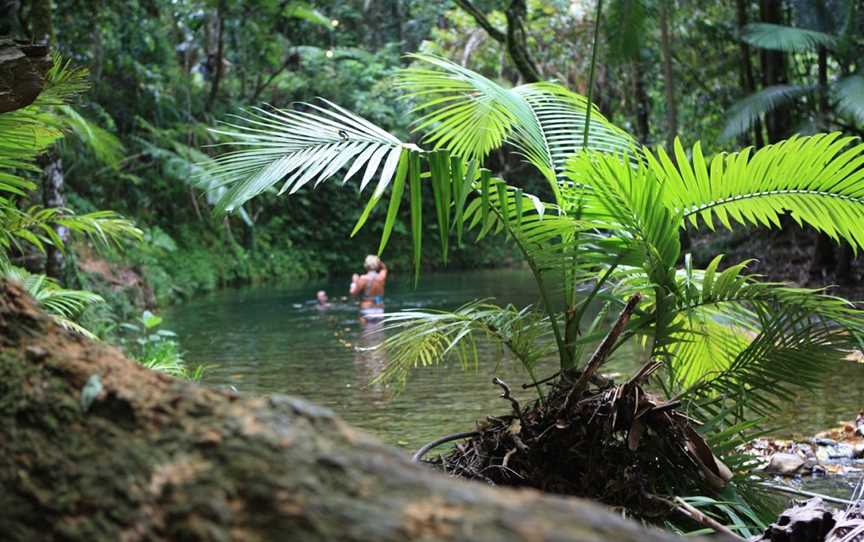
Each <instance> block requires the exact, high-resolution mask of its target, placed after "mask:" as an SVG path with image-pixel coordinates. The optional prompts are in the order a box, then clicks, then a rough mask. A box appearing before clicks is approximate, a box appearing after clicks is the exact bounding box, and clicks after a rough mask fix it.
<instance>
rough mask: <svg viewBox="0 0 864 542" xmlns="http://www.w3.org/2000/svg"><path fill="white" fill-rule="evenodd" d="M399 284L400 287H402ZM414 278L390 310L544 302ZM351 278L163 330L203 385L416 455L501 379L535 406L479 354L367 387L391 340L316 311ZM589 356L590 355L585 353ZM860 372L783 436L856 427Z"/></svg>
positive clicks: (220, 309)
mask: <svg viewBox="0 0 864 542" xmlns="http://www.w3.org/2000/svg"><path fill="white" fill-rule="evenodd" d="M400 278H401V280H400ZM409 280H410V278H409V277H398V276H394V277H393V278H392V279H391V283H390V284H388V295H387V310H388V311H389V312H393V311H398V310H401V309H404V308H416V307H426V308H455V307H457V306H459V305H461V304H463V303H465V302H466V301H468V300H471V299H474V298H490V299H492V300H494V302H496V303H499V304H506V303H514V304H515V305H517V306H525V305H528V304H531V303H536V302H537V298H538V295H537V291H536V288H535V286H534V283H533V281H532V279H531V276H530V273H527V272H523V271H513V270H503V271H482V272H471V273H449V274H438V275H433V274H427V275H425V276H424V277H423V278H422V280H421V288H420V289H418V290H414V289H413V287H412V285H411V283H410V282H409ZM342 288H344V280H339V281H334V282H333V283H329V284H328V283H326V282H321V283H311V284H303V285H295V286H292V287H291V288H274V287H266V288H252V289H242V290H233V291H224V292H219V293H217V294H214V295H211V296H208V297H204V298H201V299H197V300H194V301H192V302H190V303H186V304H184V305H182V306H177V307H173V308H171V309H170V310H168V311H166V312H165V315H164V316H165V319H166V326H167V327H168V328H170V329H173V330H174V331H176V332H177V333H178V334H179V337H180V342H181V346H182V348H183V349H184V350H185V351H186V352H187V358H188V359H189V360H190V361H192V362H194V363H204V364H207V365H209V366H211V368H210V369H209V370H208V371H207V373H206V375H205V382H206V383H209V384H214V385H233V386H235V387H236V388H237V389H239V390H240V391H242V392H252V393H273V392H276V393H287V394H292V395H298V396H302V397H305V398H307V399H310V400H312V401H315V402H317V403H319V404H323V405H325V406H329V407H331V408H333V409H334V410H335V411H336V412H338V413H339V414H340V415H342V416H343V417H344V418H345V419H346V420H347V421H349V422H350V423H352V424H354V425H356V426H359V427H361V428H364V429H366V430H368V431H370V432H373V433H375V434H377V435H378V436H380V437H381V438H383V439H384V440H386V441H388V442H390V443H392V444H398V445H402V446H405V447H409V448H415V447H417V446H420V445H422V444H423V443H425V442H426V441H428V440H431V439H433V438H435V437H438V436H440V435H441V434H444V433H448V432H456V431H464V430H466V429H470V428H471V427H473V425H474V423H475V421H476V420H477V419H479V418H481V417H483V416H486V415H489V414H490V413H493V414H494V413H496V412H502V411H503V412H506V411H508V410H509V407H508V406H507V405H506V404H504V403H502V402H501V400H500V399H499V398H498V389H497V388H496V387H495V386H493V385H492V384H491V379H492V372H493V368H494V367H496V366H498V365H500V367H499V368H498V369H496V370H495V374H497V375H498V376H500V377H501V378H502V379H503V380H505V381H507V382H508V383H510V384H511V386H512V387H513V389H514V391H516V392H518V393H517V398H518V399H519V400H520V401H521V402H525V401H531V400H534V398H535V396H534V395H532V394H531V392H530V390H528V391H524V390H521V389H520V388H521V386H520V384H521V383H523V382H525V376H524V373H522V372H521V371H520V370H519V368H518V367H516V366H515V365H514V364H513V363H511V360H509V359H508V358H506V357H504V358H501V357H500V356H499V353H498V350H497V349H495V348H492V347H490V346H489V345H483V344H481V345H480V357H481V360H482V362H481V366H480V369H479V371H477V372H476V373H469V374H467V375H466V374H465V373H463V372H462V370H461V369H460V368H459V367H458V366H445V367H435V368H423V369H418V370H416V371H414V372H413V373H412V376H411V378H410V380H409V385H408V388H407V389H406V390H405V392H404V393H403V394H401V395H399V396H398V397H395V398H394V397H392V393H391V390H388V389H387V388H386V387H383V386H369V385H368V383H369V381H370V379H372V378H373V377H374V376H376V375H378V374H380V371H381V370H382V368H383V367H384V366H385V365H386V363H387V359H386V357H385V356H386V353H385V352H384V351H383V350H376V349H374V348H373V347H374V346H375V345H376V344H378V343H379V342H380V341H381V340H383V338H384V336H385V335H386V332H384V331H382V330H381V327H380V325H378V326H372V327H370V328H367V329H366V330H365V332H364V329H363V328H362V327H361V324H360V322H359V321H358V318H357V306H356V305H355V304H353V303H349V302H347V301H342V300H339V299H330V303H331V306H330V307H329V308H328V309H327V310H318V309H317V308H316V307H315V303H314V301H313V302H311V303H307V301H310V300H311V299H312V298H313V297H314V295H315V292H316V291H317V290H322V289H323V290H327V291H340V289H342ZM589 351H590V349H589ZM638 364H639V360H638V359H636V358H635V357H634V356H633V355H632V354H628V353H627V352H625V351H623V349H622V350H621V351H618V352H616V354H615V358H613V359H612V360H610V361H609V362H608V363H607V364H606V365H605V366H604V370H605V371H608V372H620V373H622V374H629V372H630V371H632V370H633V369H634V368H636V366H637V365H638ZM554 371H555V361H554V360H546V361H545V362H541V364H540V365H539V366H538V368H537V374H538V377H542V376H545V375H549V374H551V373H553V372H554ZM861 382H864V365H861V364H855V363H842V364H839V365H838V367H837V369H836V370H835V371H832V372H831V373H830V374H826V375H825V379H824V382H822V383H821V384H822V386H823V387H824V388H826V389H827V390H829V393H825V392H816V393H813V392H812V391H802V392H801V393H800V400H798V401H796V402H795V403H794V404H790V405H789V407H788V408H787V409H786V411H785V412H784V413H783V415H782V416H781V420H782V422H784V425H785V427H786V428H785V429H784V430H783V431H782V433H783V434H789V433H792V432H793V431H794V432H795V433H797V434H799V435H804V436H807V435H812V434H813V433H815V432H816V431H818V430H821V429H823V428H825V427H828V426H831V425H834V424H835V423H836V422H837V420H840V419H844V418H846V419H848V418H849V417H850V416H851V417H854V415H855V413H856V412H857V411H858V410H859V409H860V408H861V406H862V405H864V386H861V385H860V383H861Z"/></svg>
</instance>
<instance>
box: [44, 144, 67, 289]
mask: <svg viewBox="0 0 864 542" xmlns="http://www.w3.org/2000/svg"><path fill="white" fill-rule="evenodd" d="M40 162H41V165H42V204H43V205H45V207H47V208H58V207H65V206H66V198H65V197H64V196H63V184H64V175H63V160H62V159H61V158H60V156H58V155H57V152H56V151H55V150H50V151H48V152H47V153H46V154H45V155H43V156H42V158H41V160H40ZM54 232H55V233H56V234H57V237H58V238H60V240H61V241H62V242H63V243H65V242H66V239H67V237H68V234H69V231H68V230H67V229H66V228H65V227H64V226H60V225H56V226H54ZM65 263H66V259H65V258H64V257H63V250H62V246H54V245H46V246H45V274H46V275H48V276H49V277H53V278H55V279H59V278H61V277H62V276H63V267H64V265H65Z"/></svg>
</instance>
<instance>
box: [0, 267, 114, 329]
mask: <svg viewBox="0 0 864 542" xmlns="http://www.w3.org/2000/svg"><path fill="white" fill-rule="evenodd" d="M0 277H5V278H7V279H11V280H14V281H17V282H19V283H20V284H21V285H22V286H23V287H24V289H25V290H27V292H28V293H29V294H30V295H31V296H32V297H33V299H35V300H36V302H37V303H38V304H39V306H40V307H41V308H42V309H43V310H44V311H45V312H46V313H48V314H49V315H50V316H51V317H52V318H53V319H54V321H55V322H56V323H57V324H58V325H60V326H61V327H64V328H66V329H68V330H70V331H74V332H75V333H79V334H81V335H84V336H85V337H89V338H91V339H95V338H96V337H95V336H94V335H93V334H92V333H91V332H90V331H88V330H87V329H85V328H83V327H82V326H81V325H80V324H78V323H77V322H75V320H74V319H75V318H76V317H77V316H79V315H80V314H81V312H83V311H84V309H86V308H87V307H89V306H91V305H95V304H98V303H104V302H105V301H104V299H102V297H100V296H99V295H97V294H94V293H93V292H88V291H85V290H69V289H66V288H62V287H61V286H60V285H59V284H58V283H57V282H56V281H55V280H53V279H51V278H49V277H47V276H45V275H39V274H35V273H30V272H28V271H26V270H24V269H21V268H20V267H15V266H13V265H9V264H8V263H4V262H3V261H2V260H0Z"/></svg>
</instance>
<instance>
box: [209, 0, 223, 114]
mask: <svg viewBox="0 0 864 542" xmlns="http://www.w3.org/2000/svg"><path fill="white" fill-rule="evenodd" d="M216 17H218V30H217V31H216V32H217V34H216V55H215V60H214V62H213V64H214V71H213V79H212V80H211V81H210V96H208V98H207V111H212V110H213V104H215V103H216V97H217V96H218V95H219V83H221V82H222V72H223V70H224V69H225V66H224V65H225V2H224V0H222V1H220V2H219V7H218V8H217V10H216Z"/></svg>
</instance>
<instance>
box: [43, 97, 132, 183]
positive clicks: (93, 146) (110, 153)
mask: <svg viewBox="0 0 864 542" xmlns="http://www.w3.org/2000/svg"><path fill="white" fill-rule="evenodd" d="M58 111H59V112H60V114H61V116H62V117H63V122H64V124H65V125H66V126H68V127H69V128H70V129H71V130H72V132H73V133H74V134H75V136H76V137H77V138H78V140H79V141H80V142H81V143H82V144H83V145H84V146H85V147H86V148H87V149H88V150H89V151H90V152H92V153H93V156H95V157H96V159H97V160H99V161H100V162H102V163H104V164H106V165H108V166H110V167H112V168H115V169H116V168H117V167H118V166H119V164H120V161H121V160H122V159H123V155H124V151H125V149H124V147H123V143H121V142H120V140H119V139H118V138H117V136H115V135H114V134H112V133H111V132H109V131H107V130H105V129H104V128H101V127H100V126H98V125H97V124H95V123H93V122H91V121H89V120H87V119H86V118H84V117H83V116H81V114H80V113H78V112H77V111H75V109H73V108H71V107H69V106H66V105H64V106H60V107H59V108H58Z"/></svg>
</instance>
